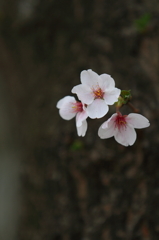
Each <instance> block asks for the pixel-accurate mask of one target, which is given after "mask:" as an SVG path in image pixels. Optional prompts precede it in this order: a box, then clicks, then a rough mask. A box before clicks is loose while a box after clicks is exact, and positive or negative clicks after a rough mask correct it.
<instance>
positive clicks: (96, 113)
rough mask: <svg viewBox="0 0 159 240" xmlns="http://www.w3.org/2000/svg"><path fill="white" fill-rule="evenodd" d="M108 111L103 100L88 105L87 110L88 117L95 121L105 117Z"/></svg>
mask: <svg viewBox="0 0 159 240" xmlns="http://www.w3.org/2000/svg"><path fill="white" fill-rule="evenodd" d="M108 110H109V108H108V105H107V104H106V103H105V101H104V100H102V99H95V100H94V101H93V103H91V104H90V105H88V106H87V108H86V112H87V114H88V116H89V117H90V118H93V119H94V118H101V117H103V116H104V115H105V114H106V113H107V112H108Z"/></svg>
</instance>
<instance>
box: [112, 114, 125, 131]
mask: <svg viewBox="0 0 159 240" xmlns="http://www.w3.org/2000/svg"><path fill="white" fill-rule="evenodd" d="M125 118H126V115H124V116H123V115H121V113H119V114H118V115H117V116H116V118H115V127H117V128H118V129H119V130H121V129H123V128H126V125H127V122H126V119H125Z"/></svg>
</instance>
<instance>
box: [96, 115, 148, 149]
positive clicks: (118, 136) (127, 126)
mask: <svg viewBox="0 0 159 240" xmlns="http://www.w3.org/2000/svg"><path fill="white" fill-rule="evenodd" d="M149 125H150V123H149V121H148V119H147V118H145V117H144V116H142V115H140V114H137V113H130V114H129V115H122V114H121V113H115V114H113V115H112V117H111V118H109V119H108V120H107V121H106V122H104V123H103V124H102V125H101V126H100V128H99V130H98V135H99V137H100V138H102V139H105V138H110V137H113V136H114V138H115V140H116V141H117V142H118V143H120V144H122V145H124V146H129V145H130V146H131V145H133V144H134V142H135V140H136V131H135V130H134V128H146V127H148V126H149Z"/></svg>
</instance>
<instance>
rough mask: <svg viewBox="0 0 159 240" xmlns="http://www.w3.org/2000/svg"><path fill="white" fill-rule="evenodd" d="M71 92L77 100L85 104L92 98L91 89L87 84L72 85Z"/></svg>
mask: <svg viewBox="0 0 159 240" xmlns="http://www.w3.org/2000/svg"><path fill="white" fill-rule="evenodd" d="M71 92H72V93H76V94H77V96H78V98H79V100H81V102H83V103H85V104H91V103H92V102H93V100H94V96H93V94H92V91H91V90H90V89H89V88H88V87H87V86H84V85H82V84H79V85H77V86H75V87H73V88H72V91H71Z"/></svg>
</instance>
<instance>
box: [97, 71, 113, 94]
mask: <svg viewBox="0 0 159 240" xmlns="http://www.w3.org/2000/svg"><path fill="white" fill-rule="evenodd" d="M99 77H100V79H99V86H100V87H101V89H102V90H103V91H104V92H105V91H110V90H113V89H114V87H115V81H114V79H113V78H112V77H111V76H110V75H108V74H106V73H104V74H101V75H100V76H99Z"/></svg>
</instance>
